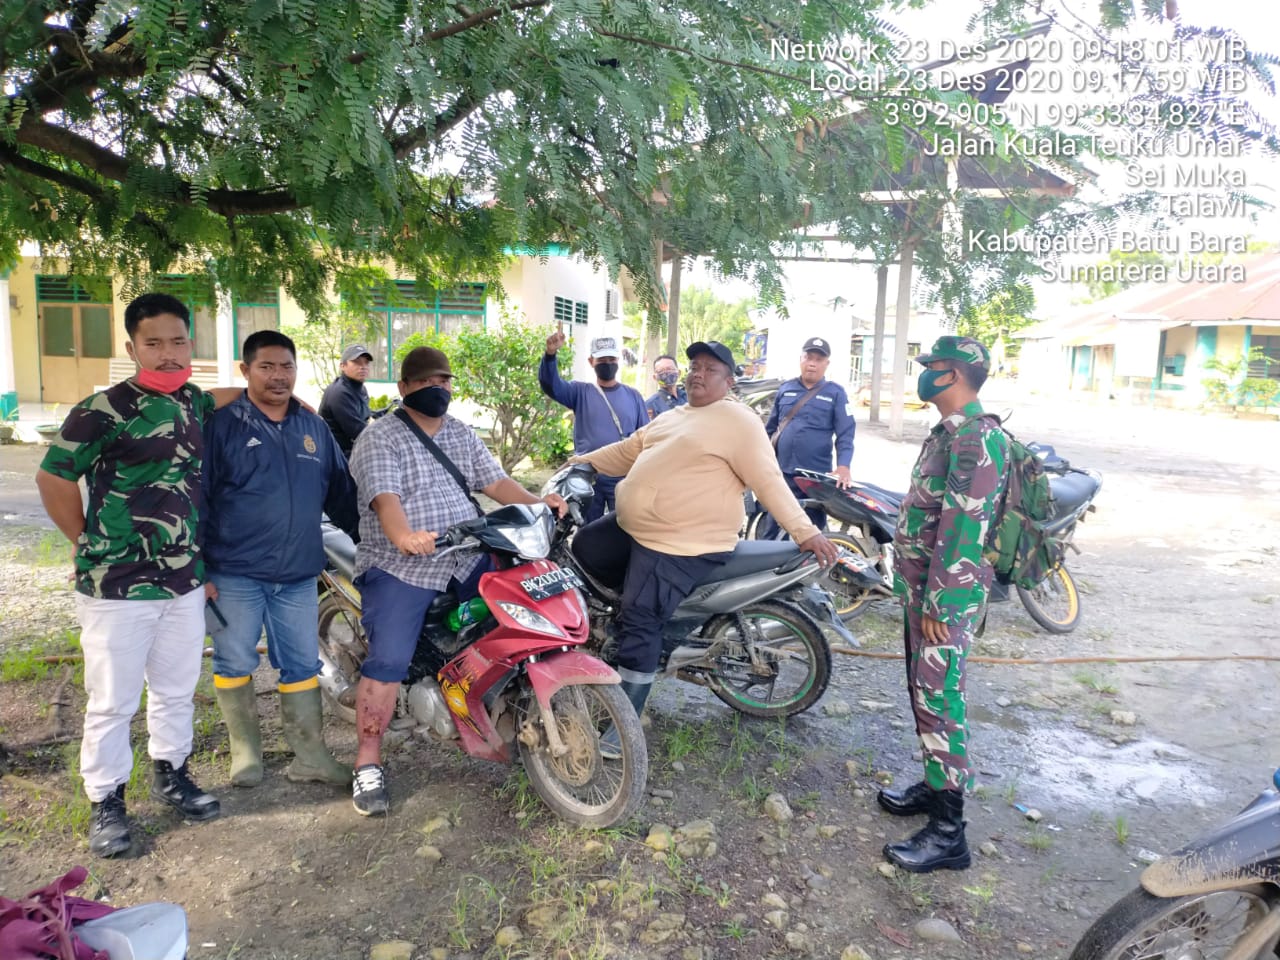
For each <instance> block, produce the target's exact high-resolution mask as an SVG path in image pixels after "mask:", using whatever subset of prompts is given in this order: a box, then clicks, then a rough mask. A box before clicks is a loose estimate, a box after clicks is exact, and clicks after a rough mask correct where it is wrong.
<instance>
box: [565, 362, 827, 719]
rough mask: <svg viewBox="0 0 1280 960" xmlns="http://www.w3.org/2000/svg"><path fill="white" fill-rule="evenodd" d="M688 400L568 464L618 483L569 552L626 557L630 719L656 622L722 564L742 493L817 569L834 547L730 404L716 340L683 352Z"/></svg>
mask: <svg viewBox="0 0 1280 960" xmlns="http://www.w3.org/2000/svg"><path fill="white" fill-rule="evenodd" d="M685 353H686V355H687V356H688V357H689V360H690V364H689V374H688V377H687V380H686V388H687V391H688V396H689V402H688V404H687V405H685V406H683V407H677V408H676V409H675V410H671V411H668V412H667V413H664V414H663V415H662V416H661V417H658V418H657V419H655V420H653V421H652V422H651V423H649V424H648V425H647V426H644V427H642V428H640V429H639V430H637V431H636V432H635V433H633V434H632V435H631V436H629V437H627V438H626V439H625V440H622V441H619V442H618V443H613V444H610V445H609V446H607V447H601V448H600V449H599V450H593V451H591V452H590V453H586V454H583V455H582V456H579V457H575V458H574V459H575V460H576V461H580V462H581V461H585V462H587V463H590V464H591V465H592V466H593V467H595V468H596V469H597V470H598V471H600V472H601V473H602V474H606V475H610V476H620V477H623V478H624V479H623V480H622V482H621V483H619V484H618V491H617V513H616V514H612V515H610V516H607V517H604V518H602V519H600V520H596V521H594V522H593V523H590V524H587V525H586V526H585V527H583V528H582V529H581V530H580V531H579V532H578V538H577V541H576V542H575V550H579V549H580V550H581V551H582V552H583V554H584V555H585V554H588V553H590V554H600V553H607V554H614V555H617V554H624V553H625V552H626V551H627V550H628V548H629V550H630V560H629V562H628V563H627V572H626V579H625V581H624V582H623V587H622V609H621V613H620V615H619V620H618V666H619V670H618V672H619V674H620V675H621V677H622V687H623V689H624V690H625V691H626V693H627V696H628V697H629V698H630V700H631V702H632V704H633V705H634V706H635V708H636V712H637V713H639V712H640V710H641V708H642V707H643V706H644V702H645V700H646V699H648V696H649V690H650V688H651V687H652V686H653V679H654V675H655V673H656V671H657V668H658V660H659V658H660V657H661V653H662V625H663V624H664V623H665V622H666V621H667V620H668V619H670V617H671V614H672V613H673V612H674V611H675V609H676V607H678V606H679V605H680V603H681V601H683V600H684V599H685V598H686V597H687V596H688V595H689V594H690V592H692V590H693V587H694V585H695V584H697V583H698V581H700V580H701V579H702V578H703V577H705V576H706V575H707V574H709V573H710V572H711V571H712V570H714V569H715V568H716V567H718V566H720V565H721V564H723V563H724V562H725V561H726V560H728V559H729V556H730V555H731V554H732V552H733V548H734V545H735V544H736V543H737V542H738V530H739V529H740V528H741V526H742V521H743V519H744V514H743V509H742V494H743V491H744V490H745V489H746V488H748V487H750V488H751V489H752V490H753V491H754V492H755V495H756V498H757V499H758V500H760V501H761V502H762V503H763V504H764V505H765V507H766V509H768V511H769V512H770V514H772V515H773V516H774V517H775V518H777V520H778V523H779V524H780V525H781V526H782V527H783V528H784V529H785V530H786V531H787V533H789V534H791V537H792V539H793V540H794V541H795V542H796V543H798V544H800V549H801V550H806V551H808V552H810V553H813V554H814V555H815V556H817V558H818V561H819V562H820V563H821V564H822V565H823V566H824V567H825V566H829V565H830V564H831V563H834V562H835V559H836V548H835V546H834V545H833V544H832V543H831V541H829V540H827V538H826V537H824V536H823V535H822V534H821V532H819V530H818V528H817V527H815V526H814V525H813V524H812V523H811V522H810V521H809V518H808V517H807V516H806V515H805V512H804V510H802V509H801V508H800V504H799V503H797V502H796V498H795V496H794V495H792V493H791V491H790V490H789V489H788V488H787V484H786V481H785V480H784V479H783V477H782V471H781V470H779V469H778V461H777V458H776V457H775V456H774V453H773V447H772V446H771V445H770V444H769V438H768V436H767V435H766V434H765V432H764V427H763V426H762V425H761V423H760V418H759V417H757V416H756V415H755V413H754V412H752V411H751V410H750V409H748V408H747V407H746V406H744V405H743V404H741V403H738V402H737V401H736V400H733V399H731V398H730V397H729V390H730V388H731V387H732V386H733V375H734V363H733V354H732V353H730V352H729V348H728V347H726V346H725V345H724V344H722V343H718V342H716V341H714V340H712V341H709V342H706V343H702V342H699V343H694V344H692V345H691V346H690V347H689V349H688V350H687V351H685Z"/></svg>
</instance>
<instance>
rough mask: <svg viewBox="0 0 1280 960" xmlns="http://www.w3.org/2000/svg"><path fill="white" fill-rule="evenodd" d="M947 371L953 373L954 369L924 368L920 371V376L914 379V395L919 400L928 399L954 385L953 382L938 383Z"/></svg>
mask: <svg viewBox="0 0 1280 960" xmlns="http://www.w3.org/2000/svg"><path fill="white" fill-rule="evenodd" d="M949 373H955V371H954V370H924V371H922V372H921V373H920V377H919V378H918V379H917V380H916V396H918V397H919V398H920V399H921V400H924V401H926V402H927V401H929V400H932V399H933V398H934V397H936V396H938V394H940V393H943V392H944V391H946V390H947V389H948V388H950V387H954V386H955V384H954V383H948V384H944V385H942V386H939V385H938V380H939V378H941V377H945V376H946V375H947V374H949Z"/></svg>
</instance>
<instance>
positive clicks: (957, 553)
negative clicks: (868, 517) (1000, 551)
mask: <svg viewBox="0 0 1280 960" xmlns="http://www.w3.org/2000/svg"><path fill="white" fill-rule="evenodd" d="M916 360H917V361H918V362H919V363H922V364H924V365H925V366H926V367H927V368H928V369H926V370H924V371H923V372H922V373H921V375H920V381H919V386H918V392H919V395H920V399H921V400H927V401H930V402H932V403H933V404H934V405H935V406H936V407H937V408H938V412H939V413H940V414H941V415H942V420H941V422H940V423H939V424H938V425H937V426H935V427H934V428H933V430H932V431H931V432H930V434H929V436H928V437H927V438H926V439H925V442H924V446H923V448H922V449H921V451H920V457H919V459H918V460H917V461H916V465H915V468H914V469H913V470H912V472H911V488H910V490H909V491H908V492H907V496H906V499H905V500H904V501H903V503H902V508H901V511H900V513H899V514H898V526H897V531H896V533H895V535H894V538H893V548H894V567H895V582H894V592H895V593H896V594H897V595H898V596H899V597H901V598H902V600H903V603H904V605H905V612H904V622H903V637H904V640H905V642H906V661H907V689H908V691H909V693H910V696H911V707H912V711H913V713H914V714H915V721H916V733H917V734H918V735H919V737H920V747H921V751H922V753H923V755H924V780H922V781H921V782H919V783H916V784H914V785H912V786H910V787H908V788H907V789H905V790H888V789H885V790H881V791H880V794H879V796H878V797H877V799H878V801H879V803H880V806H881V807H883V808H884V809H885V810H887V811H889V812H890V813H892V814H895V815H898V816H910V815H912V814H917V813H927V814H929V822H928V824H927V825H926V826H925V827H924V829H922V830H920V831H919V832H918V833H916V834H915V835H914V836H912V837H910V838H909V839H907V840H904V841H902V842H901V843H891V844H888V845H886V846H885V848H884V854H885V857H886V858H887V859H888V860H889V861H891V862H892V863H895V864H897V865H898V866H900V867H902V868H903V869H905V870H910V871H912V872H915V873H927V872H929V871H931V870H936V869H939V868H944V867H945V868H949V869H953V870H962V869H964V868H966V867H968V866H969V849H968V846H967V845H966V843H965V837H964V817H963V814H964V790H965V789H966V788H968V787H969V786H970V785H971V782H972V779H973V775H972V772H971V770H970V766H969V753H968V738H969V726H968V722H967V720H966V717H965V695H964V668H965V656H966V655H967V654H968V652H969V643H970V641H971V640H972V638H973V631H974V629H975V628H976V627H977V625H978V624H979V623H980V622H981V619H982V613H983V610H984V608H985V606H986V602H987V590H988V588H989V587H990V585H991V565H990V564H989V563H988V562H987V561H986V560H985V559H984V557H983V548H984V545H985V543H986V540H987V532H988V530H989V529H990V525H991V521H992V518H993V516H994V514H995V511H996V507H997V505H998V504H999V501H1000V496H1001V493H1002V492H1003V490H1004V485H1005V479H1006V477H1007V476H1008V469H1009V466H1008V465H1009V443H1008V439H1007V438H1006V437H1005V434H1004V432H1003V431H1002V430H1001V429H1000V425H999V421H998V420H996V419H995V418H994V417H990V416H985V415H984V413H983V409H982V404H981V403H979V402H978V390H979V389H980V388H981V386H982V384H983V383H984V382H985V381H986V379H987V374H988V372H989V371H990V369H991V356H990V354H989V353H988V352H987V348H986V347H984V346H983V345H982V344H981V343H979V342H978V341H976V340H974V339H972V338H970V337H954V336H947V337H940V338H939V339H938V341H937V343H935V344H934V345H933V349H932V350H930V351H929V353H927V354H924V355H922V356H919V357H917V358H916Z"/></svg>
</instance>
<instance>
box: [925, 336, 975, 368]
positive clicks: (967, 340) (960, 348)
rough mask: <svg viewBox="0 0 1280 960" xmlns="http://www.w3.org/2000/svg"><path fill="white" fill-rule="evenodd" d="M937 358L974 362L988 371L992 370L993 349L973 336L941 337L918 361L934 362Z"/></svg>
mask: <svg viewBox="0 0 1280 960" xmlns="http://www.w3.org/2000/svg"><path fill="white" fill-rule="evenodd" d="M935 360H958V361H959V362H960V363H972V364H973V365H974V366H976V367H981V368H982V369H983V370H986V371H987V372H988V373H989V372H990V371H991V351H989V350H988V349H987V348H986V347H984V346H983V345H982V344H980V343H979V342H978V341H977V340H975V339H973V337H952V336H947V337H939V338H938V339H937V341H935V342H934V344H933V348H932V349H931V350H930V351H929V352H928V353H922V354H920V356H918V357H916V363H933V361H935Z"/></svg>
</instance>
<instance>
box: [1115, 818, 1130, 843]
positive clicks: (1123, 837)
mask: <svg viewBox="0 0 1280 960" xmlns="http://www.w3.org/2000/svg"><path fill="white" fill-rule="evenodd" d="M1111 831H1112V833H1114V834H1115V838H1116V843H1118V844H1120V846H1122V847H1123V846H1124V845H1125V844H1126V843H1128V842H1129V821H1128V820H1127V819H1125V816H1124V814H1122V813H1117V814H1116V818H1115V819H1114V820H1113V821H1111Z"/></svg>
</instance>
